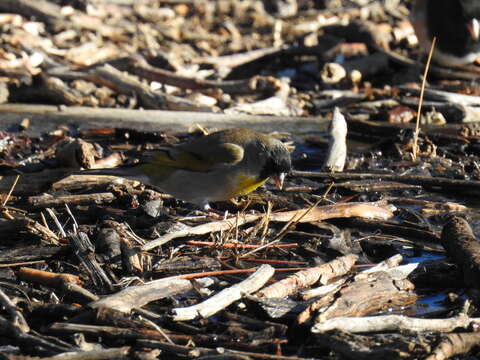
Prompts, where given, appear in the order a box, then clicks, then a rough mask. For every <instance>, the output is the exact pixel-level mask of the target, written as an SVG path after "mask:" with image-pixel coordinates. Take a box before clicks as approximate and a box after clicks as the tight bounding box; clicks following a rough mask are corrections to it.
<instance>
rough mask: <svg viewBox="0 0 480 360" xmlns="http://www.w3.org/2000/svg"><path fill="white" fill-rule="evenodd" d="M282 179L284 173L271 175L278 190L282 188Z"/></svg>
mask: <svg viewBox="0 0 480 360" xmlns="http://www.w3.org/2000/svg"><path fill="white" fill-rule="evenodd" d="M284 180H285V173H281V174H280V175H278V176H274V177H273V181H275V184H276V185H277V187H278V188H279V189H280V190H283V182H284Z"/></svg>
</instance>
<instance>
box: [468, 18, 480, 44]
mask: <svg viewBox="0 0 480 360" xmlns="http://www.w3.org/2000/svg"><path fill="white" fill-rule="evenodd" d="M467 30H468V32H469V33H470V36H471V37H472V39H473V40H478V38H479V36H480V23H479V22H478V20H477V19H472V20H470V21H469V22H468V23H467Z"/></svg>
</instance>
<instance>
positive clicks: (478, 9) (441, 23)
mask: <svg viewBox="0 0 480 360" xmlns="http://www.w3.org/2000/svg"><path fill="white" fill-rule="evenodd" d="M426 10H427V12H426V15H427V28H428V33H429V35H430V37H432V38H433V37H436V38H437V48H438V49H439V50H441V51H442V52H443V53H445V54H448V55H452V56H456V57H463V56H466V55H468V54H470V53H476V52H479V51H480V41H478V40H476V39H473V38H472V36H471V34H470V33H469V31H468V27H467V25H468V22H469V21H471V20H472V19H474V18H476V19H480V1H479V0H429V1H428V2H427V9H426Z"/></svg>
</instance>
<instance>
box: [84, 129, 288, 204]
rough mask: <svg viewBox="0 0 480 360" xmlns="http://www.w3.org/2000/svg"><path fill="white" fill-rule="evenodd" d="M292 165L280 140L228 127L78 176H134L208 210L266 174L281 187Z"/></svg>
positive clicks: (252, 186) (260, 182) (241, 192)
mask: <svg viewBox="0 0 480 360" xmlns="http://www.w3.org/2000/svg"><path fill="white" fill-rule="evenodd" d="M291 169H292V162H291V157H290V152H289V151H288V149H287V147H286V145H285V144H284V143H283V142H281V141H280V140H278V139H276V138H274V137H272V136H270V135H267V134H263V133H260V132H256V131H254V130H250V129H245V128H233V129H226V130H220V131H217V132H213V133H211V134H209V135H205V136H201V137H199V138H196V139H193V140H190V141H188V142H185V143H181V144H178V145H174V146H172V147H163V148H158V149H155V150H149V151H145V152H144V153H143V154H142V155H141V156H140V161H139V162H138V163H136V164H133V165H126V166H120V167H117V168H110V169H95V170H86V171H80V172H79V174H82V173H83V174H96V175H114V176H119V177H124V178H129V179H135V180H138V181H140V182H142V183H145V184H149V185H152V186H154V187H157V188H159V189H160V190H162V191H163V192H166V193H168V194H170V195H172V196H173V197H174V198H176V199H179V200H184V201H186V202H189V203H193V204H195V205H198V206H200V207H201V208H203V209H205V210H209V209H211V207H210V202H215V201H226V200H230V199H233V198H235V197H237V196H241V195H246V194H248V193H250V192H252V191H254V190H255V189H256V188H258V187H259V186H261V185H263V184H264V183H265V182H266V181H267V180H268V179H269V178H272V179H273V180H274V181H275V183H276V184H277V186H278V187H279V188H280V189H282V188H283V182H284V179H285V176H286V174H287V173H289V172H290V170H291Z"/></svg>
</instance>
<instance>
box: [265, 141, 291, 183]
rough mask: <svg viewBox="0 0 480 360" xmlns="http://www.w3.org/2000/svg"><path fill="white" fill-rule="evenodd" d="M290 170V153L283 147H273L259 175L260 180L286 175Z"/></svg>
mask: <svg viewBox="0 0 480 360" xmlns="http://www.w3.org/2000/svg"><path fill="white" fill-rule="evenodd" d="M290 170H292V160H291V158H290V153H289V152H288V150H287V149H286V147H285V146H283V144H282V145H279V146H274V147H272V149H271V150H270V151H269V154H268V158H267V161H266V163H265V166H264V167H263V169H262V172H261V173H260V179H266V178H268V177H270V176H274V175H280V174H281V173H288V172H290Z"/></svg>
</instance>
